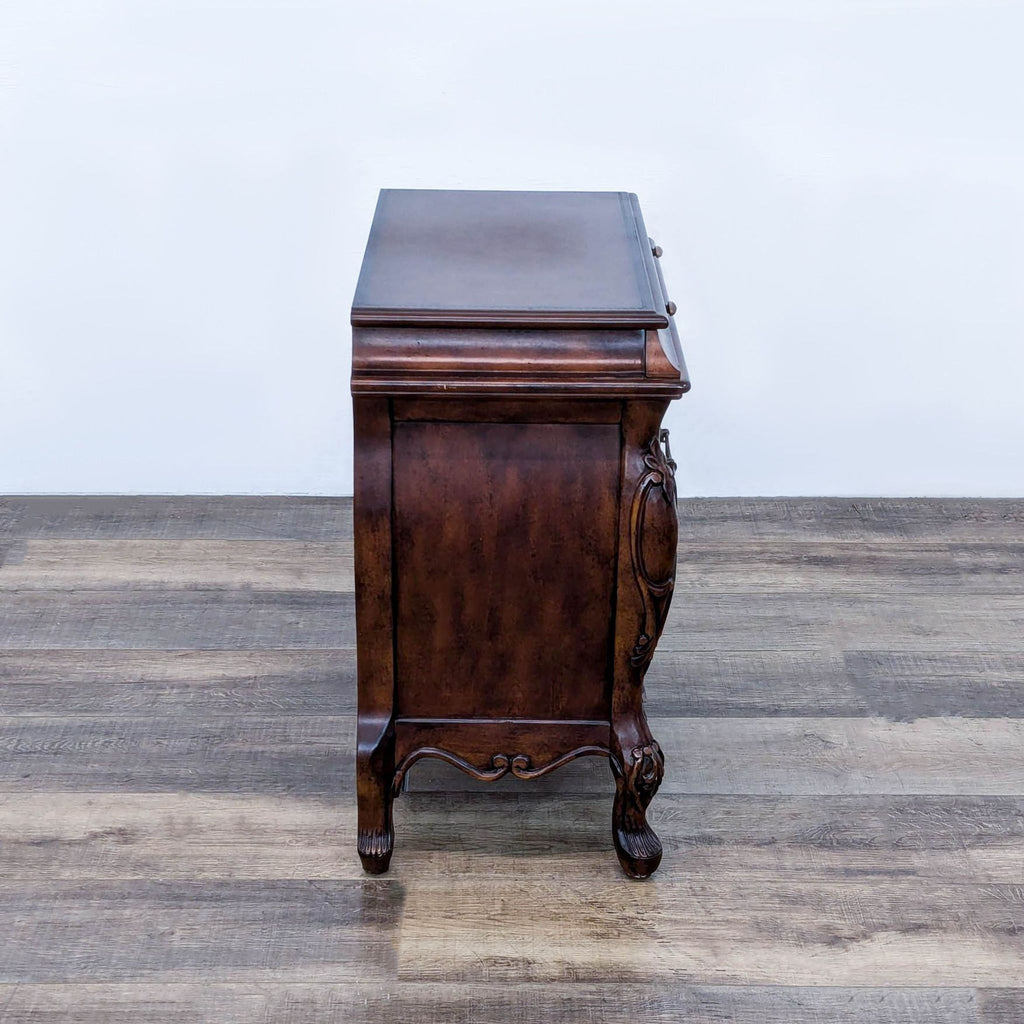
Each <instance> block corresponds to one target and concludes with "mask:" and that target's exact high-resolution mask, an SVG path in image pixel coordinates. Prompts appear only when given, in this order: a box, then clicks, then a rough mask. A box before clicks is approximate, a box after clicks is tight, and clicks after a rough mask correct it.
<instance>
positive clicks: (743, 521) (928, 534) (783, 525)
mask: <svg viewBox="0 0 1024 1024" xmlns="http://www.w3.org/2000/svg"><path fill="white" fill-rule="evenodd" d="M681 486H684V487H685V481H684V482H682V483H681ZM730 540H736V541H745V540H761V541H771V540H782V541H795V542H804V541H838V542H844V541H862V540H863V541H868V540H870V541H883V542H889V543H893V544H905V543H907V542H908V541H924V542H931V543H942V542H944V541H952V542H954V543H961V544H962V543H972V542H975V541H993V542H997V543H999V542H1007V543H1011V544H1020V543H1022V542H1024V499H1021V498H685V497H681V498H680V499H679V541H680V548H681V550H684V549H685V547H686V545H687V544H689V543H692V542H710V543H712V544H720V543H722V542H723V541H730Z"/></svg>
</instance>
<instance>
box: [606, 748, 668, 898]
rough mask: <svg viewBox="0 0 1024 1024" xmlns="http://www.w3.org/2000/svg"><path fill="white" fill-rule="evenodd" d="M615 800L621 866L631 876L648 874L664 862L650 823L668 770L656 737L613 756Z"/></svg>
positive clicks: (615, 833) (614, 833)
mask: <svg viewBox="0 0 1024 1024" xmlns="http://www.w3.org/2000/svg"><path fill="white" fill-rule="evenodd" d="M611 763H612V771H613V772H614V774H615V804H614V806H613V808H612V837H613V838H614V840H615V852H616V853H617V854H618V857H619V863H620V864H621V865H622V870H623V871H625V872H626V874H627V875H629V876H630V878H648V877H649V876H650V875H653V874H654V872H655V871H657V869H658V865H659V864H660V863H661V840H660V839H659V838H658V837H657V835H656V834H655V832H654V829H652V828H651V826H650V825H648V824H647V807H648V805H649V804H650V802H651V800H652V799H653V797H654V794H655V793H656V792H657V791H658V787H659V786H660V785H661V780H662V778H663V777H664V774H665V757H664V755H663V754H662V752H661V747H659V746H658V744H657V741H656V740H653V739H650V738H648V739H647V740H646V742H643V743H638V744H636V745H635V746H632V747H629V748H627V749H623V750H621V759H620V758H619V757H616V756H614V755H613V756H612V759H611Z"/></svg>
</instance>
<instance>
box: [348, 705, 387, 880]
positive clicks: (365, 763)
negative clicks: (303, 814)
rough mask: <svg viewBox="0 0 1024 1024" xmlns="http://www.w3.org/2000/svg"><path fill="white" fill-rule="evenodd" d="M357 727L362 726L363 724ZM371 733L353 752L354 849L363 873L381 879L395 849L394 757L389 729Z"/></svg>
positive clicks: (376, 730) (379, 729)
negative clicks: (356, 825)
mask: <svg viewBox="0 0 1024 1024" xmlns="http://www.w3.org/2000/svg"><path fill="white" fill-rule="evenodd" d="M359 724H360V726H363V722H362V721H360V723H359ZM370 724H371V725H373V724H374V723H370ZM368 731H369V730H368ZM374 733H375V734H371V737H370V740H369V741H367V742H365V743H363V742H360V744H359V746H358V748H357V752H356V804H357V809H358V817H359V822H358V837H357V848H358V850H359V859H360V860H361V861H362V862H363V870H364V871H366V872H368V873H369V874H371V875H382V874H384V872H385V871H387V869H388V867H389V866H390V864H391V853H392V851H393V850H394V848H395V826H394V822H393V820H392V815H391V807H392V801H393V799H394V797H393V794H392V785H391V784H392V780H393V779H394V775H395V753H394V737H393V734H392V732H391V729H390V725H388V727H386V728H378V729H375V730H374Z"/></svg>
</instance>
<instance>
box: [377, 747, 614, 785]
mask: <svg viewBox="0 0 1024 1024" xmlns="http://www.w3.org/2000/svg"><path fill="white" fill-rule="evenodd" d="M586 754H601V755H603V756H607V755H608V749H607V748H606V747H599V746H594V745H588V746H585V747H577V748H576V749H575V750H570V751H569V752H568V753H566V754H562V755H561V757H556V758H555V759H554V760H553V761H549V762H548V763H547V764H542V765H541V766H540V767H539V768H535V767H533V761H532V759H531V758H530V756H529V754H514V755H510V754H495V755H494V756H493V757H492V758H491V761H490V767H489V768H477V767H476V765H474V764H471V763H470V762H469V761H467V760H466V759H465V758H462V757H459V756H458V754H453V753H452V752H451V751H450V750H444V749H443V748H441V747H417V748H416V749H415V750H413V751H410V753H408V754H407V755H406V756H405V757H404V758H403V759H402V762H401V764H399V766H398V767H397V768H396V769H395V777H394V782H393V783H392V790H393V791H394V793H395V794H396V795H397V794H398V792H399V790H400V788H401V785H402V780H403V779H404V778H405V775H406V773H407V772H408V771H409V769H410V768H411V767H412V766H413V765H414V764H415V763H416V762H417V761H419V760H420V758H423V757H436V758H437V759H438V760H440V761H445V762H446V763H448V764H450V765H454V766H455V767H456V768H459V769H461V770H462V771H464V772H465V773H466V774H467V775H471V776H472V777H473V778H474V779H478V780H479V781H480V782H494V781H495V780H496V779H500V778H501V777H502V776H504V775H509V774H511V775H514V776H515V777H516V778H517V779H537V778H540V776H541V775H547V773H548V772H553V771H554V770H555V769H556V768H561V767H562V765H564V764H568V763H569V762H570V761H574V760H575V759H576V758H577V757H583V756H585V755H586Z"/></svg>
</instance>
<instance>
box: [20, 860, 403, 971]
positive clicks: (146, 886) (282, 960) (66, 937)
mask: <svg viewBox="0 0 1024 1024" xmlns="http://www.w3.org/2000/svg"><path fill="white" fill-rule="evenodd" d="M404 899H405V895H404V891H403V888H402V885H401V884H400V883H399V882H396V881H394V880H390V879H361V880H357V881H351V882H350V881H341V882H329V881H306V880H301V881H285V880H274V881H270V880H266V879H264V880H261V881H259V882H251V881H241V882H236V881H215V882H205V881H178V880H173V881H165V880H148V879H147V880H131V881H110V882H108V881H90V882H88V883H82V882H59V881H53V880H47V881H46V882H39V883H35V884H32V883H29V882H26V881H24V880H23V881H20V882H18V883H17V884H16V885H11V884H9V883H6V882H3V881H0V934H2V935H4V937H5V938H4V951H3V955H2V959H0V981H2V982H5V983H41V982H57V981H63V982H68V983H72V984H74V983H77V982H99V981H127V980H149V981H197V980H199V981H202V980H208V981H256V980H260V981H264V980H267V981H272V980H289V979H300V980H307V981H341V980H350V981H359V980H368V979H372V978H379V979H382V980H383V979H389V978H392V977H394V974H395V969H396V960H395V949H394V945H393V942H394V938H395V935H396V932H397V926H398V923H399V921H400V919H401V916H402V906H403V903H404Z"/></svg>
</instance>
